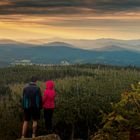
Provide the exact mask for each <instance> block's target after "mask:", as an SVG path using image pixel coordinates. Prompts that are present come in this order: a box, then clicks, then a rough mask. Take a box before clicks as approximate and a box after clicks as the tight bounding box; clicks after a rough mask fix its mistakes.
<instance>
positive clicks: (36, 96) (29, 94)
mask: <svg viewBox="0 0 140 140" xmlns="http://www.w3.org/2000/svg"><path fill="white" fill-rule="evenodd" d="M29 108H37V109H41V108H42V97H41V90H40V88H39V87H38V86H37V85H36V84H35V83H33V82H31V83H29V84H27V85H26V86H25V87H24V89H23V109H29Z"/></svg>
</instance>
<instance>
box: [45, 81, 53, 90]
mask: <svg viewBox="0 0 140 140" xmlns="http://www.w3.org/2000/svg"><path fill="white" fill-rule="evenodd" d="M54 85H55V84H54V82H53V81H52V80H49V81H46V89H54Z"/></svg>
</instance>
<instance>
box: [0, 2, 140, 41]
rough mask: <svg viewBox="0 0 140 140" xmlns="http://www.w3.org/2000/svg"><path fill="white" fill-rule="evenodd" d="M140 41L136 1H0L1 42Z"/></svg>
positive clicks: (138, 11)
mask: <svg viewBox="0 0 140 140" xmlns="http://www.w3.org/2000/svg"><path fill="white" fill-rule="evenodd" d="M55 38H62V39H89V40H92V39H98V38H114V39H125V40H127V39H140V1H139V0H122V1H116V0H53V1H52V0H13V1H10V0H1V2H0V39H12V40H18V41H25V42H26V41H28V40H32V39H55Z"/></svg>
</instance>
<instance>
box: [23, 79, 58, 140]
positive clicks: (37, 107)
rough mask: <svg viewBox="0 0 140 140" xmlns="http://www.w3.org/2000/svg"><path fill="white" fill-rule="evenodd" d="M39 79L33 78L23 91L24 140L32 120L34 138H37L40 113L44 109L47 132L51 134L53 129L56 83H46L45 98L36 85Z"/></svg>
mask: <svg viewBox="0 0 140 140" xmlns="http://www.w3.org/2000/svg"><path fill="white" fill-rule="evenodd" d="M36 82H37V78H35V77H32V78H31V82H30V83H29V84H27V85H26V86H25V87H24V89H23V110H24V123H23V127H22V138H24V137H25V136H26V133H27V129H28V123H29V121H30V120H32V121H33V124H32V137H33V138H34V137H35V136H36V130H37V122H38V120H39V119H40V111H41V109H42V107H43V109H44V119H45V127H46V130H47V132H51V129H52V116H53V111H54V108H55V104H54V99H55V96H56V93H55V90H54V82H53V81H47V82H46V90H45V91H44V95H43V97H42V96H41V90H40V88H39V87H38V86H37V85H36Z"/></svg>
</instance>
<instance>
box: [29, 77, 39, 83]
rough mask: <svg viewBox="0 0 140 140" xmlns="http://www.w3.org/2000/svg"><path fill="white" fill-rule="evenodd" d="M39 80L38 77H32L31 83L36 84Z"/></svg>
mask: <svg viewBox="0 0 140 140" xmlns="http://www.w3.org/2000/svg"><path fill="white" fill-rule="evenodd" d="M37 80H38V79H37V77H36V76H32V77H31V80H30V81H31V82H36V81H37Z"/></svg>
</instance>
